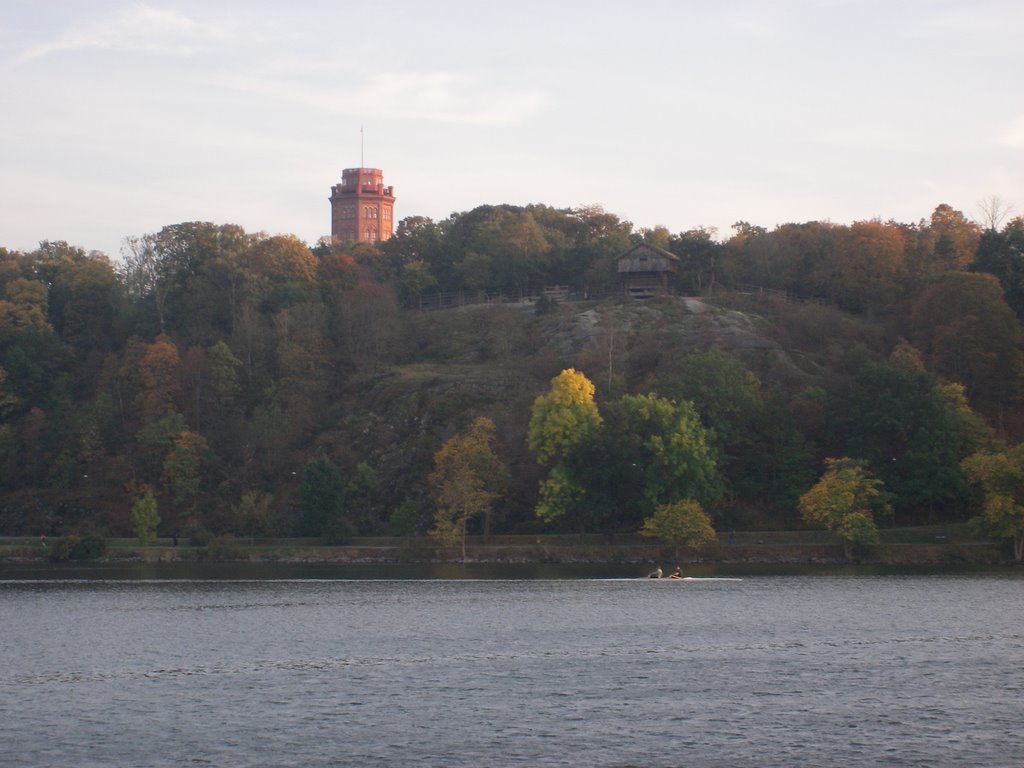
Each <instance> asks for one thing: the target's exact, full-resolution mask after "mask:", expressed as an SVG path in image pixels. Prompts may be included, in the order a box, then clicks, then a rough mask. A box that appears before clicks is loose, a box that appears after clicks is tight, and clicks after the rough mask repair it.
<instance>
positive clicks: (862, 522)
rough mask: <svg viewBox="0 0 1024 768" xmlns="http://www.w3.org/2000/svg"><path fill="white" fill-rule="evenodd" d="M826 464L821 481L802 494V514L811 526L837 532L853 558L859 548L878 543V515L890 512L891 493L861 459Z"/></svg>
mask: <svg viewBox="0 0 1024 768" xmlns="http://www.w3.org/2000/svg"><path fill="white" fill-rule="evenodd" d="M825 467H826V469H825V474H824V475H822V477H821V479H820V480H819V481H818V482H817V484H815V485H814V487H813V488H811V489H810V490H809V491H807V493H805V494H804V495H803V496H801V497H800V502H799V507H800V514H801V515H802V516H803V519H804V522H805V523H807V524H808V525H820V526H824V527H825V528H826V529H827V530H829V531H832V532H833V533H835V534H836V535H837V536H838V537H839V538H840V539H841V540H842V542H843V553H844V554H845V556H846V557H848V558H849V557H851V556H852V554H853V552H854V550H855V549H856V548H860V547H865V546H869V545H871V544H876V543H877V542H878V526H877V525H876V523H875V518H876V517H878V516H882V515H888V514H889V513H890V511H891V508H890V506H889V501H888V498H887V496H888V494H886V493H885V491H884V490H883V484H882V481H881V480H879V479H877V478H875V477H873V476H872V475H871V474H870V473H869V472H868V471H867V469H866V467H865V466H864V463H863V462H861V461H859V460H857V459H851V458H848V457H843V458H841V459H825Z"/></svg>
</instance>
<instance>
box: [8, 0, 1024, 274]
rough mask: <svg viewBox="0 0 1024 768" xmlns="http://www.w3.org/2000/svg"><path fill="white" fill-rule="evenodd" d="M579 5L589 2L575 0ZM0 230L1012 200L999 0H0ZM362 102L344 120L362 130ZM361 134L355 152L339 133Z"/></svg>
mask: <svg viewBox="0 0 1024 768" xmlns="http://www.w3.org/2000/svg"><path fill="white" fill-rule="evenodd" d="M602 7H603V8H604V9H601V8H602ZM0 11H2V12H0V103H2V104H3V111H2V117H0V180H2V183H0V245H2V246H6V247H8V248H13V249H26V250H27V249H32V248H34V247H36V245H37V244H38V242H39V241H40V240H43V239H49V240H58V239H60V240H67V241H69V242H71V243H72V244H74V245H79V246H82V247H84V248H86V249H98V250H101V251H104V252H106V253H108V254H110V255H111V256H117V255H118V254H119V252H120V245H121V241H122V239H123V238H124V237H125V236H129V235H141V234H144V233H147V232H155V231H157V230H159V229H160V228H161V227H162V226H164V225H166V224H175V223H179V222H184V221H194V220H202V221H213V222H217V223H227V222H230V223H236V224H240V225H242V226H243V227H245V228H246V229H247V230H249V231H266V232H268V233H271V234H276V233H281V232H290V233H294V234H296V235H298V236H299V237H301V238H302V239H303V240H306V241H307V242H309V243H313V242H315V241H316V240H317V238H319V237H320V236H322V235H324V234H327V233H328V232H329V231H330V215H329V214H330V208H329V204H328V202H327V197H328V195H329V191H330V187H331V185H332V184H334V183H336V182H337V181H338V180H339V179H340V176H341V170H342V169H343V168H346V167H354V166H358V165H360V164H361V162H364V164H365V165H367V166H370V167H376V168H382V169H383V170H384V175H385V181H386V183H388V184H392V185H394V187H395V192H396V196H397V203H396V209H397V210H396V216H397V217H398V218H403V217H406V216H413V215H425V216H430V217H433V218H435V219H438V218H444V217H446V216H448V215H449V214H450V213H452V212H456V211H465V210H469V209H471V208H474V207H475V206H477V205H481V204H484V203H513V204H526V203H531V202H536V203H545V204H548V205H552V206H556V207H576V206H581V205H589V204H595V203H596V204H600V205H602V206H604V208H606V209H607V210H609V211H611V212H613V213H616V214H618V215H619V216H621V217H623V218H625V219H628V220H630V221H632V222H633V223H634V224H635V225H636V226H638V227H653V226H656V225H659V224H660V225H664V226H666V227H668V228H669V229H670V230H671V231H673V232H679V231H683V230H687V229H690V228H693V227H696V226H709V227H717V228H718V230H719V235H720V237H724V236H728V234H729V233H730V225H731V224H732V223H734V222H735V221H737V220H745V221H748V222H751V223H753V224H759V225H762V226H765V227H768V228H769V229H770V228H772V227H774V226H775V225H777V224H782V223H785V222H789V221H810V220H826V219H827V220H831V221H834V222H837V223H849V222H851V221H855V220H859V219H866V218H873V217H881V218H882V219H890V218H893V219H897V220H899V221H908V222H910V221H917V220H919V219H921V218H925V217H927V216H928V215H929V214H930V213H931V211H932V209H933V208H934V207H935V206H936V205H937V204H939V203H943V202H945V203H949V204H950V205H952V206H954V207H955V208H959V209H960V210H962V211H964V212H965V213H966V214H968V215H970V216H980V207H979V205H978V203H979V202H980V201H981V200H982V199H984V198H989V197H991V196H993V195H997V196H999V197H1000V198H1002V199H1003V200H1004V201H1006V202H1008V203H1011V204H1013V205H1014V210H1015V213H1018V214H1019V213H1022V212H1024V210H1022V209H1024V79H1022V74H1021V73H1024V45H1022V44H1021V39H1022V34H1024V3H1022V2H1020V0H884V1H881V0H880V1H876V0H759V1H757V2H755V1H753V0H716V2H706V1H705V0H664V1H660V0H634V2H631V3H597V2H589V1H588V2H582V1H574V0H568V1H566V2H559V1H558V0H548V2H535V1H534V0H517V1H516V2H511V3H502V4H500V6H496V7H495V6H492V4H491V3H484V2H479V1H478V0H472V1H467V2H460V1H458V0H435V2H430V3H427V2H413V0H392V1H391V2H385V1H384V0H380V1H379V2H367V0H360V1H359V2H356V1H355V0H329V1H324V2H320V1H319V0H312V1H309V2H304V1H303V0H296V1H295V2H291V3H282V2H279V1H278V0H274V1H273V2H270V1H269V0H250V1H248V2H229V1H227V0H196V1H195V2H192V1H191V0H146V1H145V2H131V1H125V0H45V1H44V2H40V1H39V0H0ZM361 129H363V130H364V134H363V135H364V136H365V140H364V141H363V142H362V143H361V133H360V131H361ZM361 158H362V161H361Z"/></svg>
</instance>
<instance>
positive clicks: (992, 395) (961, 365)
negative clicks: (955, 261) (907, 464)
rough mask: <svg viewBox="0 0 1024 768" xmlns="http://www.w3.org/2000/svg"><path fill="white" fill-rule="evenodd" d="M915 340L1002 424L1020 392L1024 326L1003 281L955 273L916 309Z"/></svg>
mask: <svg viewBox="0 0 1024 768" xmlns="http://www.w3.org/2000/svg"><path fill="white" fill-rule="evenodd" d="M911 322H912V333H913V336H912V341H913V342H914V345H915V346H916V347H917V348H918V349H920V350H921V352H922V354H923V355H924V358H925V360H926V361H927V363H928V366H929V368H930V369H931V370H934V371H936V372H937V373H939V374H941V375H943V376H945V377H946V378H948V379H950V380H952V381H956V382H959V383H961V384H963V385H964V386H965V387H966V388H967V393H968V396H969V397H970V398H971V401H972V402H974V403H975V404H976V405H977V406H978V407H979V409H980V410H981V411H982V412H983V413H987V414H988V415H990V417H994V418H995V419H996V420H997V422H998V420H1000V419H1001V418H1002V416H1003V413H1004V410H1005V408H1006V407H1007V405H1009V404H1011V403H1013V402H1014V401H1016V400H1017V399H1018V398H1019V396H1020V383H1019V382H1020V375H1021V369H1022V365H1021V353H1020V342H1021V327H1020V324H1019V323H1018V322H1017V318H1016V316H1015V315H1014V313H1013V311H1012V310H1011V309H1010V308H1009V306H1007V304H1006V301H1005V300H1004V298H1003V291H1002V288H1001V287H1000V285H999V282H998V281H997V280H996V279H995V278H994V277H993V276H992V275H986V274H969V273H962V272H956V273H949V274H946V275H944V276H943V277H942V278H941V279H940V280H938V281H936V282H935V283H933V284H932V285H929V286H928V287H927V288H925V289H924V290H923V291H922V292H921V294H920V295H919V296H918V297H917V299H916V300H915V301H914V304H913V307H912V315H911Z"/></svg>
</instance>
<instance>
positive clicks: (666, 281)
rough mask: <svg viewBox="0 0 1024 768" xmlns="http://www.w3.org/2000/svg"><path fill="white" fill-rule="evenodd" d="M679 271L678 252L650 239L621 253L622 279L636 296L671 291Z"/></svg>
mask: <svg viewBox="0 0 1024 768" xmlns="http://www.w3.org/2000/svg"><path fill="white" fill-rule="evenodd" d="M677 271H679V257H678V256H676V255H675V254H674V253H669V252H668V251H666V250H664V249H662V248H658V247H657V246H654V245H650V244H648V243H640V244H639V245H634V246H633V247H632V248H630V249H629V250H628V251H626V252H625V253H624V254H622V255H621V256H619V281H620V283H621V284H622V287H623V290H624V291H625V293H626V295H627V296H629V297H630V298H633V299H649V298H651V297H652V296H666V295H671V294H672V293H673V280H674V276H675V273H676V272H677Z"/></svg>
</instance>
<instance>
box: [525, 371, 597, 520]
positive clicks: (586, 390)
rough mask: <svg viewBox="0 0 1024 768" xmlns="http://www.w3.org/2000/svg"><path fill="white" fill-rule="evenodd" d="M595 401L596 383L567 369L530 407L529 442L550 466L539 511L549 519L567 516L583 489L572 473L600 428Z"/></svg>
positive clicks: (540, 457)
mask: <svg viewBox="0 0 1024 768" xmlns="http://www.w3.org/2000/svg"><path fill="white" fill-rule="evenodd" d="M601 423H602V420H601V414H600V413H598V410H597V403H595V402H594V385H593V384H592V383H591V382H590V380H589V379H588V378H587V377H586V376H584V375H583V374H582V373H579V372H577V371H576V370H575V369H573V368H567V369H566V370H564V371H562V372H561V373H560V374H558V376H556V377H555V378H553V379H552V380H551V389H550V390H549V391H548V392H547V393H545V394H543V395H540V396H538V397H537V399H536V400H534V402H533V407H532V409H531V416H530V425H529V429H528V434H527V444H528V445H529V447H530V450H532V451H533V452H534V453H535V454H536V455H537V460H538V461H539V462H540V463H541V464H549V465H551V470H550V472H549V474H548V478H547V479H546V480H544V481H543V482H542V483H541V489H540V495H541V500H540V503H539V505H538V506H537V514H538V515H539V516H540V517H541V518H543V519H544V520H547V521H549V522H550V521H552V520H555V519H557V518H559V517H561V516H562V515H564V514H565V513H566V512H567V511H569V509H570V508H571V506H572V502H573V500H574V499H575V498H577V497H578V495H579V494H580V493H581V491H582V487H581V485H580V481H579V478H578V477H575V476H574V473H573V472H572V469H571V466H572V460H573V458H574V455H575V454H576V452H577V451H578V450H579V449H580V448H581V446H583V445H584V444H585V443H586V442H587V441H588V440H590V439H592V438H593V437H594V436H595V435H596V433H597V431H598V430H599V429H600V428H601Z"/></svg>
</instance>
